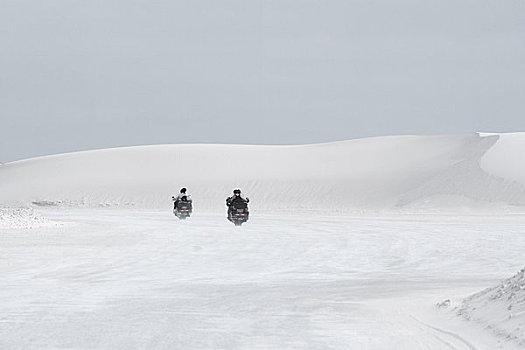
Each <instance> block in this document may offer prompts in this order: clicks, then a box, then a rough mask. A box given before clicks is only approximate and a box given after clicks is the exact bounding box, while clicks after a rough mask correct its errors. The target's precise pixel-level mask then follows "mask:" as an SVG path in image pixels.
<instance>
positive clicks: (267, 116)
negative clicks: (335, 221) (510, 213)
mask: <svg viewBox="0 0 525 350" xmlns="http://www.w3.org/2000/svg"><path fill="white" fill-rule="evenodd" d="M0 8H1V11H0V122H1V123H0V162H7V161H12V160H17V159H23V158H27V157H33V156H38V155H45V154H53V153H63V152H70V151H77V150H86V149H94V148H106V147H116V146H128V145H143V144H158V143H249V144H295V143H313V142H324V141H334V140H344V139H351V138H358V137H366V136H378V135H391V134H435V133H461V132H472V131H525V1H524V0H504V1H501V0H490V1H489V0H426V1H425V0H398V1H393V0H333V1H330V0H325V1H307V0H298V1H286V0H272V1H250V0H238V1H217V0H206V1H188V0H184V1H174V0H170V1H158V0H143V1H131V0H90V1H85V0H82V1H81V0H67V1H66V0H46V1H42V0H0Z"/></svg>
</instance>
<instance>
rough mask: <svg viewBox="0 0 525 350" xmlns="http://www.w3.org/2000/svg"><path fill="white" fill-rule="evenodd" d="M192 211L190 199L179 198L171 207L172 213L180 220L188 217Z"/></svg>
mask: <svg viewBox="0 0 525 350" xmlns="http://www.w3.org/2000/svg"><path fill="white" fill-rule="evenodd" d="M192 211H193V206H192V203H191V202H190V201H187V200H186V201H185V200H179V201H178V202H177V204H176V205H175V208H174V209H173V214H174V215H175V216H176V217H178V218H179V219H180V220H186V218H189V217H190V215H191V213H192Z"/></svg>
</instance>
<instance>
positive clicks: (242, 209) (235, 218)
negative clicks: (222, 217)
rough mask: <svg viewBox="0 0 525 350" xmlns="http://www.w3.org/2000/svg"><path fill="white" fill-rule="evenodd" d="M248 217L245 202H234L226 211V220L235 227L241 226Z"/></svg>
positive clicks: (248, 213)
mask: <svg viewBox="0 0 525 350" xmlns="http://www.w3.org/2000/svg"><path fill="white" fill-rule="evenodd" d="M249 215H250V212H249V211H248V204H247V202H241V201H237V202H234V203H232V205H231V206H230V207H229V209H228V220H230V221H231V222H233V224H234V225H235V226H241V225H242V224H243V223H245V222H246V221H248V217H249Z"/></svg>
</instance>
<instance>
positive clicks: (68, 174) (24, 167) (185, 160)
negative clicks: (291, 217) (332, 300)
mask: <svg viewBox="0 0 525 350" xmlns="http://www.w3.org/2000/svg"><path fill="white" fill-rule="evenodd" d="M524 144H525V133H518V134H502V135H494V134H490V135H489V134H466V135H442V136H391V137H377V138H367V139H358V140H351V141H344V142H334V143H327V144H315V145H304V146H245V145H156V146H139V147H126V148H115V149H105V150H95V151H87V152H78V153H69V154H60V155H53V156H46V157H39V158H33V159H28V160H23V161H17V162H12V163H7V164H4V165H2V166H0V204H4V205H11V206H13V205H17V206H20V205H29V204H32V203H33V205H35V204H36V205H43V206H45V205H73V206H100V205H103V206H135V207H144V208H163V207H166V206H169V203H170V196H171V195H172V194H174V193H175V192H176V191H177V190H178V189H179V188H180V187H181V186H186V187H188V188H189V190H190V192H191V193H192V194H193V197H194V199H195V205H196V207H197V208H198V209H200V210H223V208H224V198H225V197H226V196H227V195H228V194H229V193H230V192H231V190H232V189H233V188H237V187H240V188H242V189H243V191H244V192H245V193H246V194H247V195H248V196H249V197H251V199H252V209H255V210H318V209H321V210H324V211H325V212H332V211H361V210H392V209H396V210H399V209H402V210H409V211H421V210H427V211H432V210H438V211H458V210H484V211H487V210H488V211H490V210H494V209H496V208H499V209H502V208H505V209H507V210H521V209H519V208H518V207H519V206H525V166H523V162H521V161H519V160H520V159H525V147H523V146H524ZM520 162H521V163H520ZM516 164H519V165H518V166H516ZM277 197H278V198H279V200H278V203H276V202H277V201H276V200H275V199H276V198H277Z"/></svg>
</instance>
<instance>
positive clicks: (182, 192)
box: [171, 187, 193, 210]
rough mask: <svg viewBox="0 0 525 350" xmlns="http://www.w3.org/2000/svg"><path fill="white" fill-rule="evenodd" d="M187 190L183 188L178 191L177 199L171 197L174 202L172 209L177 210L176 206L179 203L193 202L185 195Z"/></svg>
mask: <svg viewBox="0 0 525 350" xmlns="http://www.w3.org/2000/svg"><path fill="white" fill-rule="evenodd" d="M186 191H187V189H186V187H183V188H181V189H180V193H179V194H178V195H177V197H175V196H172V197H171V199H173V201H174V204H173V209H174V210H175V209H177V204H179V201H186V202H189V203H192V202H193V200H192V199H191V196H190V195H189V194H188V193H186Z"/></svg>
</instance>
